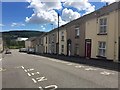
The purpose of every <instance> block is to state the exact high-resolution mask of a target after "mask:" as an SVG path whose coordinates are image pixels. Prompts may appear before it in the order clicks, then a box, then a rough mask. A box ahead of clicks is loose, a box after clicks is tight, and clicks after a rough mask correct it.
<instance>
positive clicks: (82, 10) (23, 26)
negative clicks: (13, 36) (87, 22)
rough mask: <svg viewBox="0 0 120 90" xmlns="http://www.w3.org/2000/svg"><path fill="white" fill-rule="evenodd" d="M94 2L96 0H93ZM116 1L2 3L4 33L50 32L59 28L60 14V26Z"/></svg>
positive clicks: (1, 25)
mask: <svg viewBox="0 0 120 90" xmlns="http://www.w3.org/2000/svg"><path fill="white" fill-rule="evenodd" d="M93 1H94V0H93ZM106 2H108V3H109V4H111V3H113V2H115V0H100V1H99V2H91V1H89V0H76V2H75V0H73V1H72V0H61V1H60V0H56V1H54V0H53V1H51V2H48V1H46V2H45V0H44V2H43V1H42V0H26V2H2V5H1V3H0V9H1V10H0V16H1V15H2V22H0V28H2V31H11V30H36V31H45V32H48V31H50V30H52V29H54V28H56V27H57V22H58V14H59V23H60V26H61V25H64V24H66V23H68V22H70V21H72V20H74V19H77V18H80V17H81V16H83V15H85V14H88V13H91V12H93V11H95V10H97V9H99V8H101V7H103V6H105V5H106Z"/></svg>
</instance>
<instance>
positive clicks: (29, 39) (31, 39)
mask: <svg viewBox="0 0 120 90" xmlns="http://www.w3.org/2000/svg"><path fill="white" fill-rule="evenodd" d="M36 38H37V37H30V38H28V39H27V40H26V41H33V40H34V39H36Z"/></svg>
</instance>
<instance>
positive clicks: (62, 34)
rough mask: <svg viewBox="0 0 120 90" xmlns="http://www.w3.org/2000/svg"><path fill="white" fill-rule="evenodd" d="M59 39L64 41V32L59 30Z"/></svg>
mask: <svg viewBox="0 0 120 90" xmlns="http://www.w3.org/2000/svg"><path fill="white" fill-rule="evenodd" d="M61 41H64V32H61Z"/></svg>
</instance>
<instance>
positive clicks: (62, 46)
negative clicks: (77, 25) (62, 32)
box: [61, 45, 64, 53]
mask: <svg viewBox="0 0 120 90" xmlns="http://www.w3.org/2000/svg"><path fill="white" fill-rule="evenodd" d="M63 52H64V45H61V53H63Z"/></svg>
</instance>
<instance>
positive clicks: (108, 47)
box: [39, 2, 120, 62]
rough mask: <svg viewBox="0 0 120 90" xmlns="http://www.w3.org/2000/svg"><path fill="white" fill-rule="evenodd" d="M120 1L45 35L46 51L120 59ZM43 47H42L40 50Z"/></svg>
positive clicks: (43, 39) (44, 46)
mask: <svg viewBox="0 0 120 90" xmlns="http://www.w3.org/2000/svg"><path fill="white" fill-rule="evenodd" d="M119 24H120V2H115V3H113V4H110V5H107V6H104V7H102V8H101V9H99V10H96V11H94V12H92V13H90V14H87V15H84V16H82V17H80V18H78V19H76V20H73V21H71V22H69V23H67V24H65V25H63V26H61V27H60V28H59V42H58V28H56V29H53V30H52V31H50V32H48V33H46V34H45V35H44V36H43V37H42V41H43V44H42V45H43V48H44V49H42V48H41V49H40V50H42V53H49V54H58V53H59V54H62V55H68V56H79V57H86V58H96V59H98V60H101V59H105V60H112V61H116V62H118V61H119V60H120V25H119ZM40 50H39V51H40Z"/></svg>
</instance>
